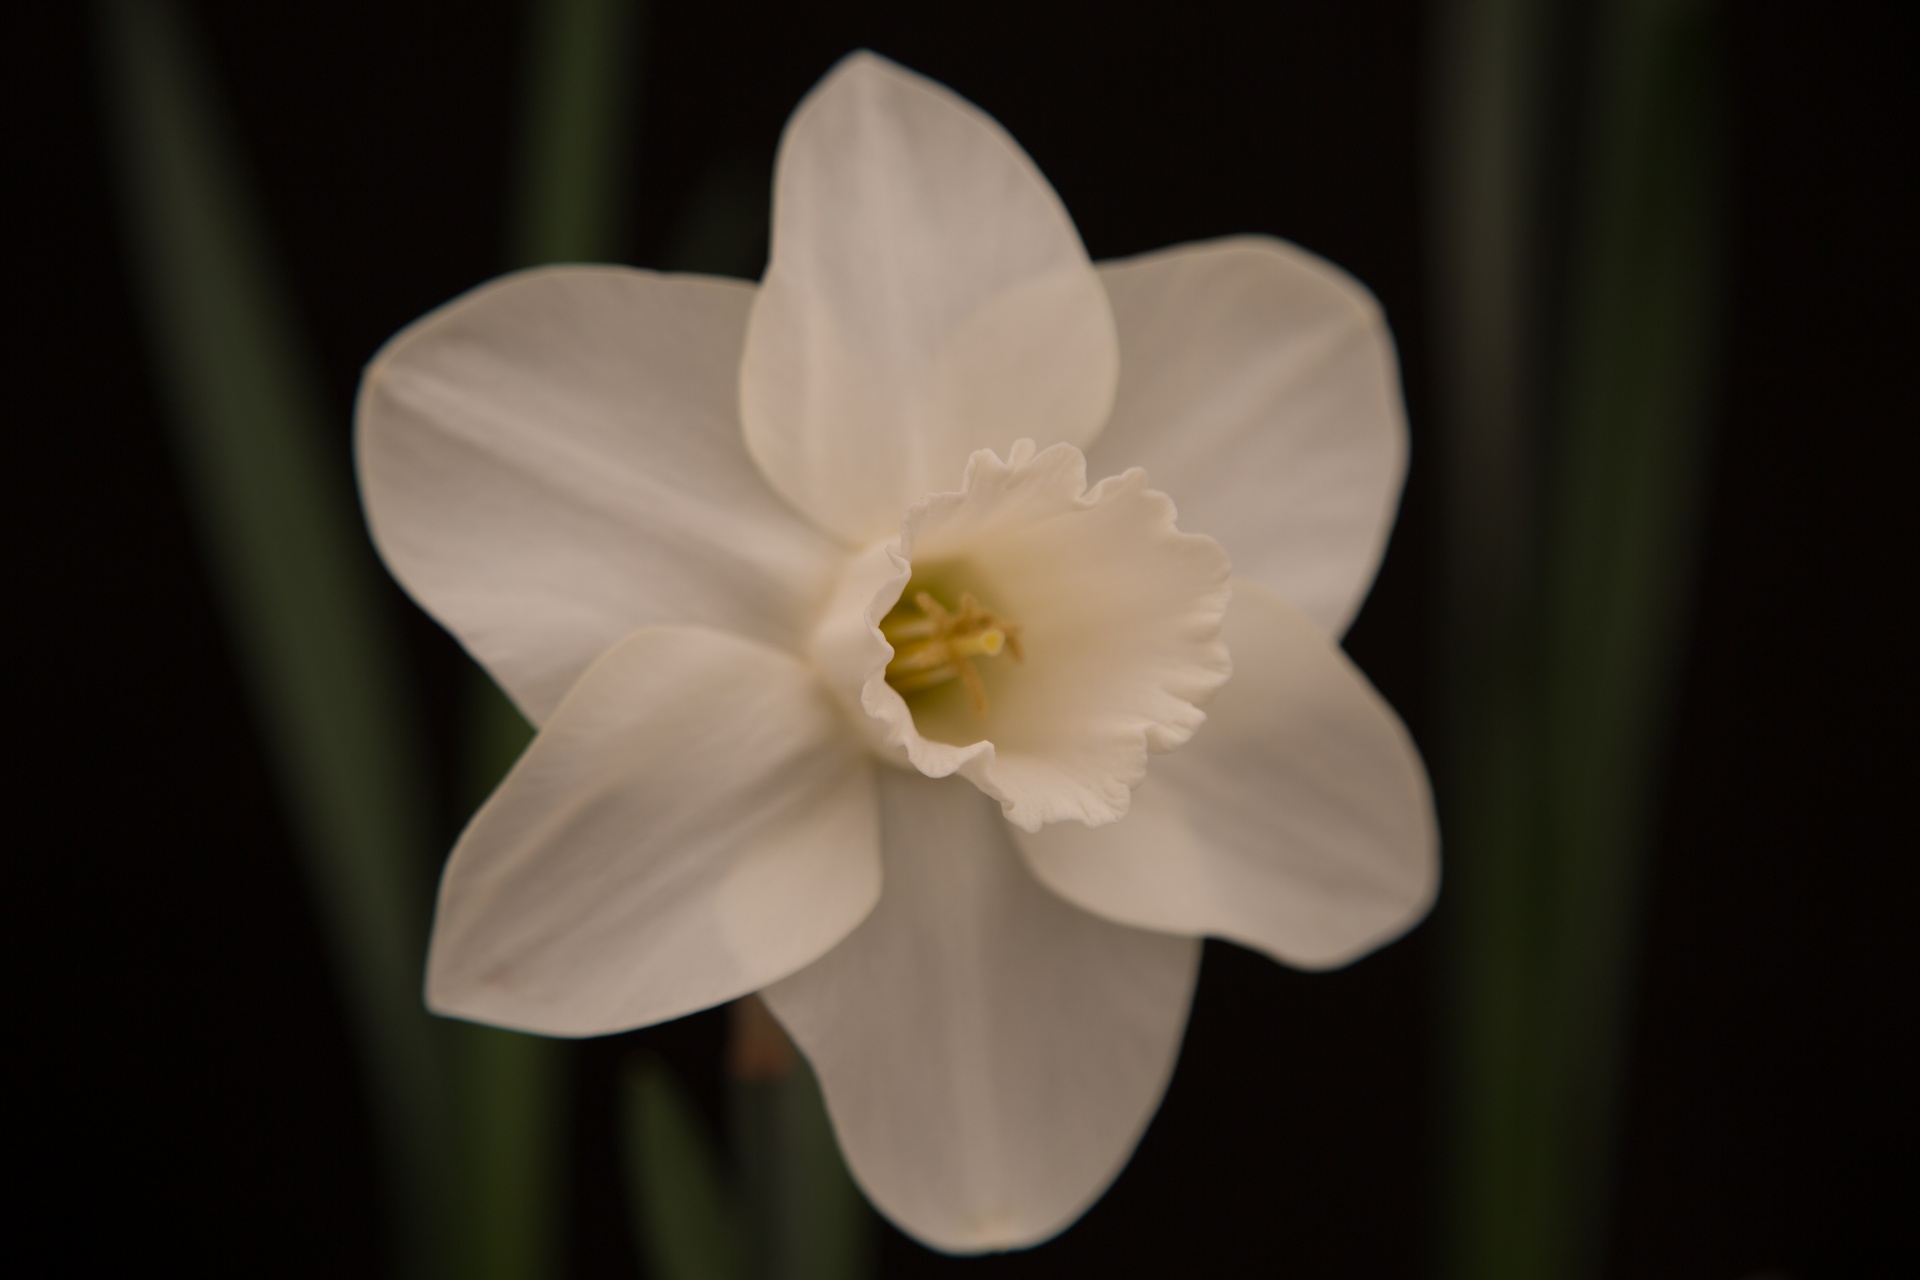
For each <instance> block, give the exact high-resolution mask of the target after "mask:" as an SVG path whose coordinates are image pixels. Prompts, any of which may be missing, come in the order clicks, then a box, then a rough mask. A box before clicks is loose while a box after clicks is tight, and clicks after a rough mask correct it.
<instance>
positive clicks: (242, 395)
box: [97, 0, 453, 1275]
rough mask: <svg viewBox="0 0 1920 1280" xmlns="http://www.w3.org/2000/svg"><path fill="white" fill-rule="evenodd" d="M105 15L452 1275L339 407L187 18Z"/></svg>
mask: <svg viewBox="0 0 1920 1280" xmlns="http://www.w3.org/2000/svg"><path fill="white" fill-rule="evenodd" d="M97 14H98V29H99V33H100V37H101V41H100V55H101V67H102V72H103V76H102V79H103V84H104V88H105V89H106V92H107V112H106V119H107V121H108V124H109V127H110V129H111V131H112V143H113V151H114V156H115V159H116V161H117V164H118V170H119V178H120V189H121V195H122V197H123V206H124V210H125V217H126V229H127V234H128V240H129V243H130V245H131V246H132V259H133V264H134V268H135V273H136V278H137V281H138V284H139V290H140V296H141V301H142V303H143V305H144V309H145V313H146V320H147V329H148V334H149V337H150V340H151V343H152V349H153V352H154V357H155V368H156V371H157V373H158V376H159V381H160V386H161V390H162V392H163V395H164V397H165V402H166V407H167V409H168V417H169V420H170V421H171V423H172V425H173V429H174V435H175V443H176V447H177V456H178V458H179V460H180V466H181V470H182V473H183V475H184V477H185V480H186V483H187V486H188V489H189V492H190V495H191V497H192V499H193V504H194V508H195V512H196V514H197V516H198V518H199V521H200V526H201V534H202V538H203V544H204V548H205V551H206V555H207V558H208V561H209V563H210V564H211V566H212V568H213V574H214V581H215V586H216V588H217V590H218V591H219V593H220V598H221V600H222V603H223V605H224V608H225V611H226V614H227V618H228V622H229V625H230V626H231V627H232V629H233V634H234V637H235V642H236V647H237V650H238V654H239V658H240V662H241V666H242V668H243V670H244V673H245V676H246V678H247V680H248V683H249V686H250V688H251V691H252V695H253V700H254V705H255V707H256V709H257V711H258V713H259V715H260V720H261V729H262V733H263V736H264V738H265V740H266V744H267V747H268V750H269V752H270V754H271V757H272V760H273V765H274V769H275V773H276V775H277V777H278V779H279V783H280V786H281V789H282V791H283V793H284V795H285V796H286V798H287V803H288V805H289V808H290V809H291V811H292V815H293V818H294V826H295V829H296V832H297V836H298V839H299V844H300V849H301V852H302V854H303V855H304V859H305V867H306V872H307V878H308V882H309V884H310V885H311V886H312V889H313V893H314V897H315V901H316V903H317V905H318V908H319V913H320V919H321V923H322V926H323V929H324V931H325V934H326V937H327V939H328V942H329V945H330V948H331V951H332V955H333V960H334V963H335V964H336V966H337V967H338V969H339V971H340V973H341V976H342V981H343V988H344V990H345V993H346V997H347V1005H348V1009H349V1013H350V1016H351V1017H352V1019H353V1021H354V1023H355V1025H356V1027H357V1029H358V1031H359V1046H360V1049H361V1052H362V1054H363V1055H364V1060H365V1063H366V1069H367V1073H368V1079H369V1081H370V1084H371V1088H372V1094H373V1102H374V1107H375V1110H376V1118H377V1121H378V1123H379V1125H380V1130H381V1133H382V1134H383V1137H384V1139H385V1142H386V1144H387V1158H388V1162H389V1166H390V1170H391V1176H392V1178H393V1181H394V1184H395V1187H396V1191H397V1195H398V1203H399V1204H400V1205H401V1206H403V1209H402V1215H401V1222H400V1224H399V1225H400V1228H401V1232H402V1235H403V1237H404V1240H405V1255H406V1265H407V1269H408V1273H409V1274H413V1275H428V1274H433V1273H435V1271H436V1268H437V1267H438V1266H439V1262H438V1261H437V1260H438V1259H440V1258H441V1257H442V1256H443V1255H442V1254H441V1253H440V1248H441V1243H442V1241H443V1238H444V1237H443V1236H442V1235H441V1232H442V1231H443V1230H444V1226H445V1222H446V1220H447V1215H448V1212H449V1206H448V1203H447V1195H448V1188H449V1187H451V1185H452V1178H451V1176H450V1174H451V1170H450V1169H449V1167H448V1162H449V1156H450V1152H451V1151H452V1150H453V1144H452V1142H451V1136H452V1127H451V1116H450V1114H449V1109H448V1107H447V1105H446V1101H445V1090H444V1089H443V1088H442V1087H441V1086H442V1079H443V1076H442V1066H443V1063H442V1059H441V1051H442V1047H443V1046H442V1044H441V1041H440V1037H439V1028H438V1027H437V1026H436V1025H435V1024H434V1023H433V1021H432V1020H431V1019H430V1018H429V1017H428V1015H427V1014H426V1012H425V1010H424V1009H423V1008H422V1006H421V1003H420V972H421V960H422V956H423V952H424V944H425V938H424V934H425V927H426V922H427V894H426V887H427V885H426V875H425V866H426V861H425V849H426V847H427V843H426V841H427V832H428V829H429V823H428V821H427V816H426V814H425V813H424V811H423V807H422V798H423V797H424V796H426V795H427V794H428V792H427V789H426V787H425V786H424V785H423V784H422V779H421V778H420V776H419V772H418V761H419V760H420V759H421V758H422V757H421V754H420V750H419V737H418V735H417V733H416V732H415V726H414V725H413V723H412V721H411V720H410V719H409V718H408V715H407V710H406V709H407V708H408V707H409V706H410V705H411V702H410V700H409V699H408V697H407V694H406V681H405V678H404V676H403V674H402V663H401V660H400V657H399V651H398V647H397V644H396V638H395V637H394V635H393V634H391V632H390V629H389V623H388V621H387V618H386V617H385V616H384V614H383V612H382V608H383V606H382V602H381V600H380V593H381V589H380V587H379V585H378V584H379V582H380V581H381V577H382V575H381V574H380V571H379V568H378V566H377V565H376V563H375V561H374V558H373V556H372V554H371V553H370V549H369V547H368V546H367V542H366V538H365V535H364V533H363V530H362V526H361V524H360V521H359V519H358V517H357V515H356V512H355V504H354V501H353V496H352V489H351V484H350V480H349V477H348V472H347V468H346V466H345V458H346V449H345V448H344V445H345V434H346V431H345V422H344V420H343V419H342V418H340V417H338V416H337V415H335V414H334V413H332V412H330V411H329V410H328V408H327V407H326V405H325V397H324V396H323V394H322V393H321V391H320V384H319V379H318V377H317V376H316V374H315V371H314V369H313V366H312V364H311V362H310V360H309V358H308V357H307V354H306V348H305V346H304V344H303V341H302V339H301V336H300V334H299V332H298V325H297V323H296V321H295V319H294V312H293V307H292V306H291V305H290V303H289V302H288V299H287V292H286V290H285V289H284V287H283V286H282V283H281V281H280V280H279V279H278V277H277V275H276V274H275V271H274V269H273V266H272V256H271V254H270V252H269V251H268V249H267V244H266V237H265V234H264V229H263V226H262V223H261V219H260V216H259V214H258V212H257V210H256V208H255V206H254V204H253V203H252V200H251V198H250V195H249V192H248V190H247V185H246V182H245V180H244V179H243V177H242V172H241V170H242V166H241V163H240V161H239V160H238V151H237V148H236V147H235V146H234V143H233V140H232V139H231V137H230V136H229V134H228V132H227V129H226V126H225V123H224V121H223V120H222V119H221V116H220V113H219V111H218V108H217V106H216V104H215V100H214V97H213V94H212V92H211V89H210V87H209V81H208V78H207V76H206V74H205V70H204V68H203V66H202V64H201V61H200V59H199V56H198V53H197V50H196V49H195V47H194V45H193V42H192V41H191V40H190V39H189V36H188V33H187V32H186V30H185V29H184V28H183V26H182V24H181V23H180V21H179V18H178V15H177V14H176V13H175V11H174V9H173V7H172V6H171V5H169V4H167V3H164V0H102V3H100V4H99V6H98V9H97ZM329 441H335V442H337V444H336V445H335V446H333V447H329V443H328V442H329Z"/></svg>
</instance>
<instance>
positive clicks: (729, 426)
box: [356, 267, 844, 724]
mask: <svg viewBox="0 0 1920 1280" xmlns="http://www.w3.org/2000/svg"><path fill="white" fill-rule="evenodd" d="M752 299H753V289H752V287H751V286H750V285H743V284H739V283H736V282H732V281H722V280H708V279H701V278H698V277H692V276H659V275H655V274H653V273H651V272H645V271H632V270H627V269H625V268H616V267H558V268H547V269H543V270H538V271H529V272H523V273H521V274H518V275H512V276H508V277H506V278H504V279H501V280H497V281H494V282H493V283H491V284H488V285H483V286H482V287H480V288H478V289H476V290H474V291H473V292H471V293H469V294H467V295H465V296H464V297H461V298H458V299H456V300H454V301H453V302H450V303H448V304H447V305H446V306H444V307H442V308H440V309H439V310H438V311H435V312H433V313H432V314H431V315H429V316H427V317H425V318H424V319H422V320H420V321H418V322H416V323H415V324H414V325H412V326H411V327H410V328H408V329H406V330H405V331H403V332H402V333H401V334H400V335H399V336H397V337H395V338H394V339H393V340H392V341H391V342H389V343H388V344H387V345H386V347H385V348H384V349H383V350H382V351H381V352H380V354H379V355H378V356H376V357H375V358H374V361H373V363H372V364H371V365H370V366H369V367H368V369H367V373H366V378H365V380H364V381H363V382H362V384H361V387H360V402H359V408H358V414H357V418H358V426H357V432H358V437H357V446H356V447H357V451H358V455H359V457H358V461H359V469H360V489H361V494H362V496H363V497H364V499H365V502H366V508H367V520H368V523H369V524H370V526H371V527H372V530H373V537H374V541H375V542H376V543H377V544H378V545H379V548H380V553H381V555H382V556H384V557H385V558H386V562H387V565H388V567H389V568H390V569H392V570H393V574H394V576H395V577H396V578H398V579H399V580H400V581H401V583H402V584H403V585H404V586H405V587H406V589H407V591H408V592H409V593H410V594H411V595H412V596H413V598H414V599H415V600H417V601H419V602H420V604H421V605H422V606H423V607H424V608H425V609H426V610H427V611H428V612H429V613H431V614H433V615H434V617H436V618H438V619H439V620H440V622H441V623H442V624H443V625H445V626H446V627H447V629H448V630H450V631H452V632H453V633H454V635H456V636H458V637H459V638H460V640H461V642H462V643H464V644H465V645H466V646H467V649H468V650H469V651H470V652H471V653H472V654H473V655H474V657H476V658H477V659H479V661H480V662H481V663H482V664H483V665H484V666H485V667H486V668H487V670H488V671H490V672H491V673H492V674H493V676H494V678H495V679H496V680H498V681H499V682H500V683H501V685H502V686H504V687H505V688H506V690H507V692H508V693H509V694H510V695H512V697H513V699H514V701H515V702H516V703H518V704H519V706H520V709H521V710H522V711H524V712H525V713H526V714H527V715H528V717H529V718H531V719H532V720H533V721H534V722H535V723H536V724H537V723H539V722H541V721H542V720H544V719H545V718H546V717H547V715H548V714H549V713H550V712H551V711H552V710H553V708H554V707H555V706H557V705H558V704H559V702H560V699H561V698H562V697H563V696H564V695H565V694H566V691H567V689H568V688H569V687H570V686H571V685H572V684H573V682H574V681H575V680H576V679H578V678H579V676H580V673H581V672H583V671H585V670H586V669H587V666H588V664H590V663H591V662H592V661H593V660H594V659H595V658H597V657H599V656H600V654H601V653H602V652H604V651H605V650H606V649H607V648H608V646H610V645H612V644H613V643H615V642H616V641H618V640H619V639H620V638H621V637H622V636H625V635H626V634H627V633H628V632H631V631H633V630H635V629H637V628H639V627H642V626H645V625H648V624H651V623H690V624H700V625H706V626H714V627H720V628H722V629H724V630H728V631H734V632H737V633H739V634H741V635H746V636H751V637H754V638H755V639H759V640H764V641H766V642H767V643H769V644H774V645H778V646H780V647H782V648H786V649H791V650H797V649H798V648H799V647H800V644H801V641H802V639H803V637H804V635H805V633H806V631H807V630H808V629H809V628H810V626H811V623H812V619H813V615H814V612H815V611H816V610H817V609H818V607H819V604H820V601H821V599H822V597H823V595H824V593H825V591H826V590H827V589H828V588H830V587H831V585H832V583H833V581H834V578H835V577H836V575H837V574H838V572H839V565H840V561H841V559H842V558H843V556H844V553H843V552H842V551H841V550H840V548H839V547H838V545H837V544H836V543H834V541H833V540H832V539H830V538H828V537H827V536H825V535H824V534H822V533H821V532H820V531H819V530H817V529H815V528H813V527H812V526H811V525H809V524H808V523H807V522H806V521H805V520H803V519H802V518H801V517H800V516H799V515H797V514H796V513H795V512H794V511H793V510H792V509H791V508H790V507H788V506H787V505H786V504H785V503H784V502H782V501H781V499H780V498H779V497H778V496H777V495H776V494H775V493H773V491H772V490H770V489H769V488H768V487H767V485H766V482H765V481H764V480H763V479H762V478H761V476H760V473H759V469H758V468H757V467H755V466H754V463H753V460H752V459H751V458H749V457H748V456H747V451H746V446H745V443H744V442H743V440H742V438H741V434H740V420H739V413H738V403H739V399H738V397H739V391H738V375H739V364H740V348H741V343H742V340H743V336H744V333H745V329H746V318H747V310H748V308H749V306H750V305H751V304H752Z"/></svg>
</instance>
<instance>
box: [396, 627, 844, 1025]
mask: <svg viewBox="0 0 1920 1280" xmlns="http://www.w3.org/2000/svg"><path fill="white" fill-rule="evenodd" d="M873 774H874V766H873V764H872V762H871V761H870V760H869V759H868V757H867V756H866V754H865V753H864V752H863V751H862V750H861V748H860V747H859V745H858V744H857V742H856V740H855V739H854V738H853V737H852V735H851V734H849V733H848V732H847V730H846V727H845V725H844V724H843V722H842V720H841V717H840V715H839V713H838V711H837V710H836V708H835V707H834V706H833V704H832V702H831V700H830V699H829V698H828V696H827V694H826V693H825V692H824V690H822V688H821V687H820V684H819V681H818V680H817V679H815V677H814V676H813V673H812V672H811V671H810V670H809V669H808V668H807V667H805V666H804V665H803V664H802V663H800V662H799V661H797V660H796V659H794V658H791V657H789V656H788V655H786V654H784V653H781V652H778V651H777V650H774V649H769V648H767V647H765V646H764V645H759V644H756V643H754V642H753V641H750V640H743V639H740V638H739V637H737V636H731V635H727V634H725V633H723V632H718V631H709V630H706V629H704V628H699V627H649V628H647V629H645V630H642V631H639V632H636V633H635V634H634V635H632V636H630V637H629V638H627V639H626V640H624V641H622V642H621V643H619V644H618V645H616V646H614V648H613V649H612V650H610V651H609V652H608V653H607V654H606V656H605V657H603V658H601V660H600V661H599V662H596V663H595V664H594V665H593V666H592V667H591V668H589V669H588V671H587V673H586V674H585V675H584V676H582V677H581V679H580V682H579V683H578V684H577V685H575V686H574V688H573V690H572V691H571V692H570V693H569V694H568V695H567V698H566V700H565V701H564V702H562V703H561V704H560V707H559V709H558V710H557V711H556V712H555V713H554V715H553V717H552V718H551V719H550V720H549V721H548V722H547V724H546V726H545V727H544V728H543V729H541V731H540V735H539V736H538V737H537V738H535V739H534V742H533V746H532V747H531V748H529V749H528V751H527V753H526V755H524V756H522V757H521V759H520V762H519V763H518V764H516V765H515V766H514V767H513V772H511V773H509V774H508V775H507V779H506V781H505V782H503V783H501V784H500V789H499V790H498V791H497V792H495V793H494V795H493V798H492V799H490V800H488V801H487V803H486V805H485V806H484V807H482V808H481V810H480V812H479V814H478V815H477V816H475V818H474V820H473V823H472V825H471V826H469V827H468V828H467V830H466V833H465V834H464V835H462V836H461V837H460V843H459V845H458V846H457V847H456V848H455V849H454V851H453V858H452V859H451V860H450V861H449V862H448V864H447V871H446V875H445V877H444V878H443V879H442V881H441V884H440V907H439V912H438V914H437V916H436V917H435V919H434V930H433V944H432V949H431V954H430V956H429V958H428V968H427V1000H428V1003H429V1004H430V1005H431V1006H432V1007H433V1008H434V1009H435V1010H436V1011H438V1012H440V1013H446V1014H452V1015H455V1016H457V1017H462V1018H469V1019H472V1020H473V1021H476V1022H489V1023H494V1024H496V1025H499V1026H504V1027H513V1028H516V1029H519V1030H522V1031H535V1032H540V1033H542V1034H545V1035H564V1036H586V1035H599V1034H601V1033H604V1032H609V1031H624V1030H626V1029H628V1028H630V1027H637V1026H644V1025H646V1024H648V1023H652V1022H659V1021H662V1020H664V1019H667V1018H674V1017H678V1016H680V1015H681V1014H685V1013H690V1012H692V1011H693V1010H695V1009H703V1008H706V1007H707V1006H709V1005H713V1004H718V1003H719V1002H721V1001H723V1000H730V999H733V998H734V997H736V996H740V995H743V994H745V993H747V992H749V991H753V990H755V989H757V988H759V987H761V986H764V985H765V984H767V983H769V982H772V981H774V980H776V979H778V978H782V977H784V976H786V975H787V974H789V973H792V972H793V971H794V970H795V969H798V968H799V967H801V966H802V965H805V964H807V963H809V962H810V961H812V960H813V959H815V958H816V957H818V956H819V955H820V954H821V953H823V952H825V951H826V950H827V949H828V948H830V947H832V946H833V945H834V944H835V943H837V942H839V941H840V940H841V939H842V938H843V937H845V936H846V935H847V932H848V931H849V930H851V929H852V928H853V927H854V926H855V925H856V924H857V923H859V921H860V919H861V918H862V917H863V916H865V915H866V913H867V912H868V910H869V909H871V907H872V906H873V903H874V901H875V900H876V899H877V898H878V896H879V893H880V859H879V838H880V833H879V824H878V822H877V813H878V805H877V801H876V799H875V795H874V787H873Z"/></svg>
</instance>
